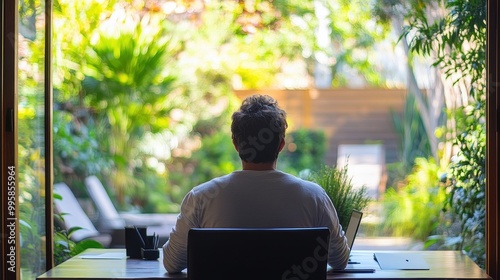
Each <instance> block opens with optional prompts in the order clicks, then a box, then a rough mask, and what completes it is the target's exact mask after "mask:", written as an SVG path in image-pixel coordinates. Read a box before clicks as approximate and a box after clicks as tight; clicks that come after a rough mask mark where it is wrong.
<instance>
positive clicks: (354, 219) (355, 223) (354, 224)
mask: <svg viewBox="0 0 500 280" xmlns="http://www.w3.org/2000/svg"><path fill="white" fill-rule="evenodd" d="M362 217H363V213H362V212H360V211H357V210H353V211H352V213H351V219H350V220H349V225H348V226H347V230H346V233H345V236H346V238H347V245H349V248H350V249H351V250H352V245H353V244H354V239H356V234H357V233H358V229H359V224H360V223H361V218H362Z"/></svg>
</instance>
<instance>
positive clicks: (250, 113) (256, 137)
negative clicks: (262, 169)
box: [231, 95, 288, 163]
mask: <svg viewBox="0 0 500 280" xmlns="http://www.w3.org/2000/svg"><path fill="white" fill-rule="evenodd" d="M287 127H288V124H287V122H286V112H285V111H284V110H282V109H281V108H280V107H279V106H278V102H277V101H276V100H274V99H273V98H272V97H270V96H268V95H252V96H250V97H247V98H246V99H245V100H243V102H242V104H241V107H240V109H239V110H238V111H236V112H234V113H233V116H232V124H231V132H232V134H233V141H234V142H235V145H236V146H237V147H238V150H239V155H240V158H241V159H242V160H243V161H245V162H252V163H271V162H273V161H275V160H276V159H277V158H278V154H279V150H278V149H279V145H280V143H281V140H282V139H283V138H285V131H286V129H287Z"/></svg>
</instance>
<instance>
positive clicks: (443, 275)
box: [37, 249, 491, 280]
mask: <svg viewBox="0 0 500 280" xmlns="http://www.w3.org/2000/svg"><path fill="white" fill-rule="evenodd" d="M384 252H385V251H384ZM395 252H398V253H401V252H402V251H395ZM103 253H106V254H108V253H111V254H121V255H122V256H124V255H125V249H89V250H87V251H85V252H84V253H82V254H80V255H78V256H76V257H73V258H71V259H69V260H67V261H66V262H64V263H62V264H60V265H58V266H56V267H54V268H53V269H51V270H49V271H47V272H46V273H44V274H42V275H40V276H39V277H38V278H37V279H38V280H42V279H54V280H62V279H67V280H70V279H187V274H186V273H181V274H168V273H167V272H166V271H165V268H164V267H163V263H162V260H161V256H160V259H159V260H154V261H147V260H137V259H126V258H122V259H97V258H82V256H87V257H89V256H91V255H93V256H94V257H96V256H98V255H100V254H103ZM373 253H374V252H372V251H353V252H352V257H351V259H352V260H353V261H356V262H360V264H356V265H349V266H350V267H352V266H354V267H356V268H374V269H376V271H375V272H374V273H344V274H333V275H332V274H329V275H328V276H327V279H380V278H384V279H408V278H410V279H411V278H414V279H415V278H419V279H422V278H426V279H489V280H491V278H490V277H489V276H488V275H487V274H486V273H485V272H484V271H483V270H482V269H481V268H479V267H478V266H477V265H476V264H475V263H474V262H473V261H472V260H471V259H470V258H469V257H468V256H466V255H463V254H461V253H460V252H457V251H408V253H418V254H421V256H422V257H423V258H424V259H425V260H426V262H427V263H428V264H429V266H430V269H429V270H381V269H380V267H379V265H378V264H377V263H376V261H375V260H374V259H373ZM101 256H102V255H101Z"/></svg>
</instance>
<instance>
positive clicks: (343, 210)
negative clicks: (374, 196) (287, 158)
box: [309, 165, 371, 228]
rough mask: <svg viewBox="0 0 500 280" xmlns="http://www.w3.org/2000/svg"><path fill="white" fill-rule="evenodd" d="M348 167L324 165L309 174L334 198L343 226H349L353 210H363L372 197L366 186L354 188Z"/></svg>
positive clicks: (310, 177)
mask: <svg viewBox="0 0 500 280" xmlns="http://www.w3.org/2000/svg"><path fill="white" fill-rule="evenodd" d="M347 168H348V166H347V165H346V166H345V167H344V168H342V169H337V168H336V167H335V166H327V165H324V166H323V167H322V168H321V169H319V170H317V171H313V172H311V174H310V175H309V180H311V181H313V182H315V183H317V184H318V185H320V186H321V187H322V188H323V189H324V190H325V191H326V193H327V194H328V196H329V197H330V199H331V200H332V202H333V205H335V209H336V210H337V214H338V216H339V219H340V224H341V225H342V228H347V225H348V224H349V219H350V217H351V212H352V210H358V211H363V210H364V209H365V208H366V207H367V206H368V203H369V202H370V199H371V198H370V196H369V195H368V191H367V188H366V187H365V186H362V187H360V188H358V189H355V188H354V186H353V185H352V180H351V178H350V177H349V176H348V174H347V170H348V169H347Z"/></svg>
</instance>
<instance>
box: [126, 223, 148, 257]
mask: <svg viewBox="0 0 500 280" xmlns="http://www.w3.org/2000/svg"><path fill="white" fill-rule="evenodd" d="M141 236H142V237H143V238H144V237H145V236H146V228H145V227H134V226H127V227H125V250H126V252H127V256H128V257H129V258H131V259H142V252H141V249H142V247H143V246H142V241H141Z"/></svg>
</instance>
